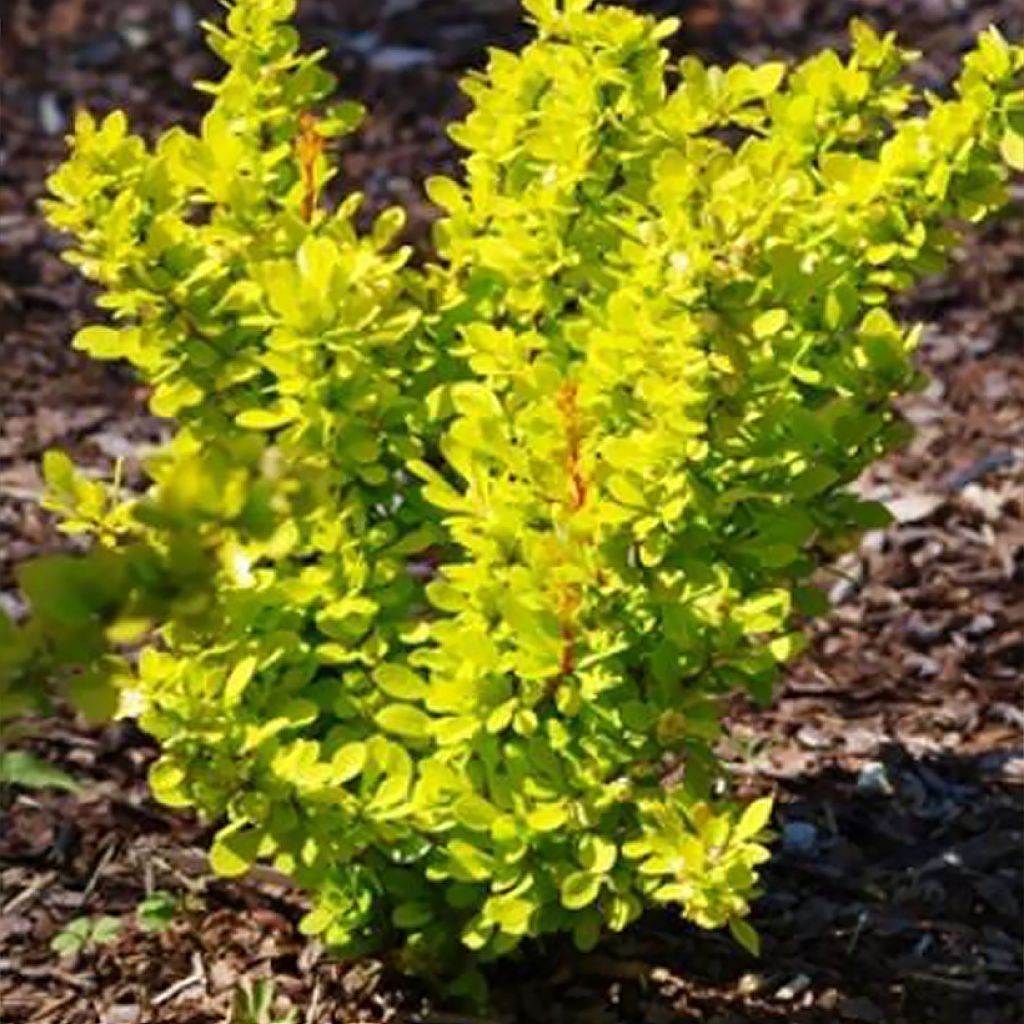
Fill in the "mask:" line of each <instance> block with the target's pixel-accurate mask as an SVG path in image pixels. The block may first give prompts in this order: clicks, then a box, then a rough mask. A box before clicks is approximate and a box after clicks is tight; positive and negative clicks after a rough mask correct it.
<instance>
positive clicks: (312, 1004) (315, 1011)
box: [305, 978, 320, 1024]
mask: <svg viewBox="0 0 1024 1024" xmlns="http://www.w3.org/2000/svg"><path fill="white" fill-rule="evenodd" d="M319 1010H320V979H319V978H317V979H316V984H315V985H314V986H313V996H312V998H311V999H310V1000H309V1006H308V1007H307V1008H306V1016H305V1024H316V1018H317V1016H318V1015H319Z"/></svg>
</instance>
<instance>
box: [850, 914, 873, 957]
mask: <svg viewBox="0 0 1024 1024" xmlns="http://www.w3.org/2000/svg"><path fill="white" fill-rule="evenodd" d="M867 921H868V912H867V911H866V910H862V911H861V912H860V913H859V914H858V915H857V923H856V924H855V925H854V926H853V935H851V936H850V944H849V945H848V946H847V947H846V954H847V956H849V955H850V954H851V953H853V951H854V950H855V949H856V948H857V943H858V942H860V935H861V932H863V931H864V925H866V924H867Z"/></svg>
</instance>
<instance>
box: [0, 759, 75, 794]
mask: <svg viewBox="0 0 1024 1024" xmlns="http://www.w3.org/2000/svg"><path fill="white" fill-rule="evenodd" d="M0 784H4V785H11V786H21V787H22V788H24V789H63V790H65V791H66V792H68V793H81V792H82V786H81V784H80V783H78V782H77V781H75V779H73V778H72V777H71V776H70V775H68V773H67V772H65V771H63V770H62V769H60V768H58V767H56V766H55V765H52V764H50V763H48V762H47V761H44V760H43V759H42V758H40V757H36V756H35V755H34V754H30V753H29V752H28V751H27V750H0Z"/></svg>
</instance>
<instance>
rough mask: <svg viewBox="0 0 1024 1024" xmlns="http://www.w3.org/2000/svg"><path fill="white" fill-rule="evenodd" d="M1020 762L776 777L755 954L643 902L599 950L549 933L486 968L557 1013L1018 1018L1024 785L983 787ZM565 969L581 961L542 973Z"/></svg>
mask: <svg viewBox="0 0 1024 1024" xmlns="http://www.w3.org/2000/svg"><path fill="white" fill-rule="evenodd" d="M1014 756H1018V755H1017V752H1016V751H1011V750H1006V751H992V752H989V753H986V754H984V755H981V756H975V757H963V756H957V755H952V754H948V755H941V756H937V757H928V758H925V759H920V760H918V759H915V758H913V757H912V756H911V755H910V754H909V753H908V752H907V751H906V750H905V749H904V748H901V747H898V746H888V747H886V748H884V749H883V750H882V751H881V752H880V755H879V759H878V760H877V761H873V762H868V763H867V764H866V766H865V767H863V768H861V769H860V770H859V771H856V772H853V771H844V770H842V769H840V768H838V767H836V766H835V765H830V766H828V767H826V768H825V769H824V770H823V771H821V772H820V773H816V774H811V775H806V776H802V777H798V778H795V779H791V780H786V781H785V782H784V783H783V784H782V786H781V787H780V791H779V801H780V803H779V807H778V814H777V820H778V823H779V826H780V832H781V835H780V840H779V843H778V844H777V847H776V851H775V857H774V858H773V860H772V862H771V863H770V864H769V865H768V868H767V871H766V872H765V877H764V886H763V888H764V892H765V895H764V896H763V898H762V899H761V900H760V901H759V903H758V904H757V906H756V908H755V912H754V919H753V920H754V923H755V924H756V925H757V927H758V929H759V930H760V931H761V933H762V935H763V938H764V950H763V954H762V957H761V958H760V959H759V960H755V959H754V958H752V957H749V956H748V955H747V954H746V953H744V952H743V951H742V950H741V949H739V948H738V947H737V946H735V945H734V944H733V943H732V942H731V941H730V940H729V939H728V938H727V937H725V936H724V935H722V934H719V933H707V932H702V931H700V930H698V929H695V928H692V927H690V926H688V925H684V924H683V923H681V922H680V921H679V920H678V918H676V917H674V916H673V915H671V914H667V913H661V914H650V915H648V916H647V917H645V918H644V920H643V921H642V922H641V923H640V924H639V925H638V926H636V927H635V928H633V929H631V930H630V931H629V932H627V933H626V934H624V935H622V936H620V937H617V938H614V939H612V940H609V941H608V942H607V943H606V944H604V945H603V946H602V947H601V949H600V950H599V951H598V955H595V956H592V957H583V958H580V957H578V956H577V957H573V955H572V953H571V952H570V951H569V949H568V946H567V944H564V943H561V942H557V943H551V944H548V945H546V946H545V948H544V949H543V951H536V952H533V953H531V954H530V955H529V956H528V957H527V958H525V959H524V960H523V961H522V962H520V963H518V964H514V965H511V966H509V967H504V968H501V969H499V970H496V972H495V982H496V992H497V994H498V1001H499V1005H500V1006H501V1007H502V1009H503V1010H504V1011H505V1012H506V1013H507V1014H508V1015H509V1019H511V1020H515V1021H538V1022H540V1021H549V1022H563V1021H564V1022H566V1024H570V1022H571V1024H591V1022H593V1024H599V1022H608V1024H611V1022H617V1021H631V1022H636V1021H643V1022H645V1024H660V1022H669V1021H681V1020H700V1021H708V1022H713V1024H741V1022H743V1024H756V1022H767V1021H780V1020H786V1021H789V1022H791V1024H812V1022H813V1024H819V1022H820V1024H823V1022H826V1021H836V1020H849V1021H863V1022H867V1024H871V1022H876V1024H926V1022H942V1024H945V1022H949V1024H1013V1022H1016V1021H1020V1020H1022V1019H1024V1014H1022V1004H1024V988H1022V985H1021V977H1022V965H1021V955H1020V950H1021V941H1022V938H1024V932H1022V919H1021V907H1022V900H1024V872H1022V862H1021V843H1022V831H1021V826H1022V815H1021V810H1022V799H1021V797H1022V792H1021V791H1020V790H1019V789H1015V788H1012V787H1008V786H1006V785H1003V784H1001V783H998V782H995V781H990V780H992V779H993V776H994V775H995V774H997V770H998V765H999V763H1000V761H1001V760H1002V759H1004V758H1009V757H1014ZM559 963H570V964H573V965H575V966H574V967H573V968H570V969H568V970H566V971H563V972H560V973H559V974H556V975H554V976H551V965H552V964H559ZM573 972H574V973H573ZM598 979H601V980H600V981H599V980H598ZM609 979H612V980H610V981H609Z"/></svg>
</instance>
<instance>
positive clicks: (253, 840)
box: [210, 821, 263, 878]
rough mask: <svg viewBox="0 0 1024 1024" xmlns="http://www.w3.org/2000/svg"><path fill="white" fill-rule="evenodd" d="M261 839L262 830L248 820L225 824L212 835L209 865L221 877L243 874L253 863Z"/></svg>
mask: <svg viewBox="0 0 1024 1024" xmlns="http://www.w3.org/2000/svg"><path fill="white" fill-rule="evenodd" d="M262 839H263V834H262V832H260V831H259V830H258V829H256V828H254V827H253V826H252V825H250V824H249V823H248V822H245V821H238V822H233V823H232V824H230V825H226V826H225V827H224V828H222V829H221V830H220V831H219V832H218V833H217V835H216V836H215V837H214V840H213V846H212V847H211V848H210V866H211V867H212V868H213V870H214V871H215V872H216V873H217V874H218V875H220V876H221V877H222V878H237V877H238V876H239V875H244V874H245V873H246V871H248V870H249V868H251V867H252V865H253V864H254V863H255V861H256V855H257V854H258V852H259V848H260V842H261V841H262Z"/></svg>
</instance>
